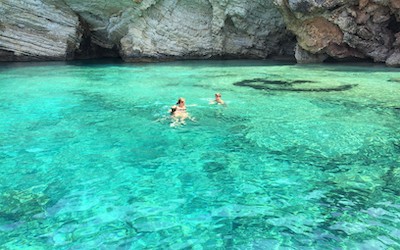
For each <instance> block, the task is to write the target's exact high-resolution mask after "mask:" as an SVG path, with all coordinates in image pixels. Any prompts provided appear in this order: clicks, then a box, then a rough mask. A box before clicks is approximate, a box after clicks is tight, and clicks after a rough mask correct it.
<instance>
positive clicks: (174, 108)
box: [169, 106, 176, 114]
mask: <svg viewBox="0 0 400 250" xmlns="http://www.w3.org/2000/svg"><path fill="white" fill-rule="evenodd" d="M175 111H176V106H172V107H171V111H170V112H169V113H170V114H173V113H174V112H175Z"/></svg>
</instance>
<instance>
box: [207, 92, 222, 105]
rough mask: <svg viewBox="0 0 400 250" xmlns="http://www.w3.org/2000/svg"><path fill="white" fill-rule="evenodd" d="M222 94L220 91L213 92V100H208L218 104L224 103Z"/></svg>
mask: <svg viewBox="0 0 400 250" xmlns="http://www.w3.org/2000/svg"><path fill="white" fill-rule="evenodd" d="M221 97H222V95H221V94H220V93H215V99H214V100H213V101H211V102H210V104H220V105H224V104H225V102H224V100H222V98H221Z"/></svg>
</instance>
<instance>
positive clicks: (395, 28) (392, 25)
mask: <svg viewBox="0 0 400 250" xmlns="http://www.w3.org/2000/svg"><path fill="white" fill-rule="evenodd" d="M387 28H388V29H389V30H390V31H392V32H393V34H396V33H398V32H400V22H398V21H397V19H396V17H395V16H391V17H390V19H389V23H388V26H387Z"/></svg>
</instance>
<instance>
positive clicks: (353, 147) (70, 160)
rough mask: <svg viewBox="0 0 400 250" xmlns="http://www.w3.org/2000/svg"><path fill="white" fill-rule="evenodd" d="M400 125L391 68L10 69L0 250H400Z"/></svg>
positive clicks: (2, 69) (79, 65) (90, 65)
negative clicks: (185, 117)
mask: <svg viewBox="0 0 400 250" xmlns="http://www.w3.org/2000/svg"><path fill="white" fill-rule="evenodd" d="M215 92H221V93H222V97H223V99H224V100H225V101H226V103H227V105H226V106H217V105H210V104H209V101H210V100H212V99H213V95H214V93H215ZM181 96H182V97H185V98H186V101H187V103H188V105H192V106H188V109H189V112H190V114H191V115H192V116H193V117H195V121H187V123H186V125H183V126H179V127H170V120H169V117H168V113H167V111H168V109H169V107H170V106H171V105H173V104H174V103H175V102H176V100H177V99H178V97H181ZM399 134H400V70H399V69H393V68H386V67H382V66H376V65H350V64H340V65H338V64H336V65H333V64H325V65H293V64H287V63H278V62H269V61H202V62H194V61H186V62H168V63H158V64H123V63H118V62H108V61H105V62H90V61H88V62H85V61H84V62H74V63H46V64H44V63H41V64H29V63H24V64H1V65H0V183H1V185H0V248H1V249H400V229H399V228H400V216H399V215H400V198H399V197H400V182H399V179H400V138H399Z"/></svg>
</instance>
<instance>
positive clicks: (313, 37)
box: [276, 0, 400, 66]
mask: <svg viewBox="0 0 400 250" xmlns="http://www.w3.org/2000/svg"><path fill="white" fill-rule="evenodd" d="M276 4H277V5H278V6H279V8H280V10H281V12H282V15H283V17H284V19H285V22H286V25H287V27H288V29H290V30H291V31H292V32H293V33H294V34H295V35H296V37H297V41H298V45H297V46H296V59H297V61H299V62H320V61H323V60H325V59H326V58H327V57H332V58H336V59H340V58H368V59H372V60H373V61H375V62H386V64H387V65H391V66H400V23H399V20H400V0H359V1H358V0H349V1H344V0H325V1H323V0H322V1H321V0H277V1H276Z"/></svg>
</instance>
